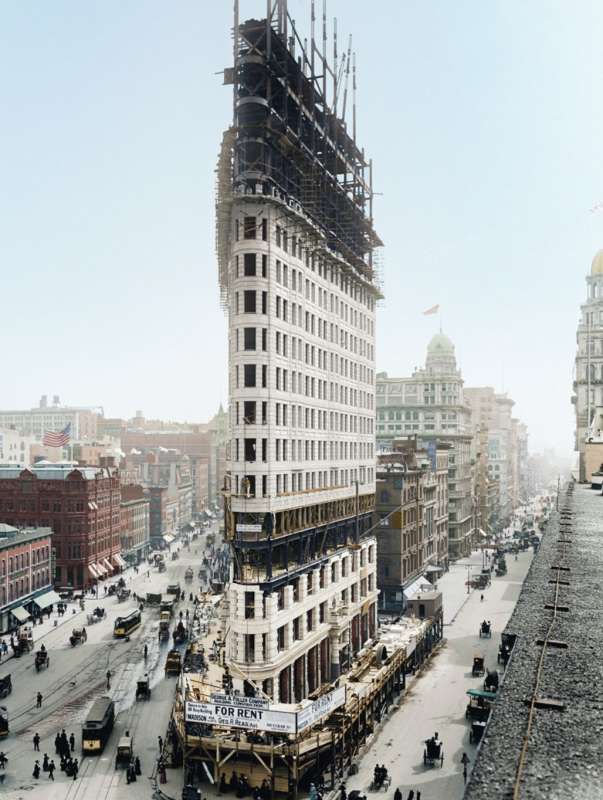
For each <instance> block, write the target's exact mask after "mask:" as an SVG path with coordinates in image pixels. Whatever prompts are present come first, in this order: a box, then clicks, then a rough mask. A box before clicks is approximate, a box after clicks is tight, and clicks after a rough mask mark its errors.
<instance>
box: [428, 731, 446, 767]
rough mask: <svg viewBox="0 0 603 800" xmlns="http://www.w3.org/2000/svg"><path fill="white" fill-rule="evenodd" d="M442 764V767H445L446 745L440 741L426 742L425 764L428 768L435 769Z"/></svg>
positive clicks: (429, 740)
mask: <svg viewBox="0 0 603 800" xmlns="http://www.w3.org/2000/svg"><path fill="white" fill-rule="evenodd" d="M438 761H439V762H440V767H442V766H444V745H443V744H442V742H441V741H440V740H439V739H434V738H433V737H432V738H431V739H426V740H425V748H424V750H423V764H424V765H425V766H426V767H433V766H434V765H435V764H437V763H438Z"/></svg>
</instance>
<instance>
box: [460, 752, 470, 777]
mask: <svg viewBox="0 0 603 800" xmlns="http://www.w3.org/2000/svg"><path fill="white" fill-rule="evenodd" d="M470 763H471V762H470V761H469V757H468V755H467V753H463V755H462V756H461V764H462V765H463V780H464V781H465V783H467V765H468V764H470Z"/></svg>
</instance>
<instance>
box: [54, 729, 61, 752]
mask: <svg viewBox="0 0 603 800" xmlns="http://www.w3.org/2000/svg"><path fill="white" fill-rule="evenodd" d="M60 749H61V734H60V733H57V735H56V736H55V737H54V752H55V753H56V754H57V755H59V751H60Z"/></svg>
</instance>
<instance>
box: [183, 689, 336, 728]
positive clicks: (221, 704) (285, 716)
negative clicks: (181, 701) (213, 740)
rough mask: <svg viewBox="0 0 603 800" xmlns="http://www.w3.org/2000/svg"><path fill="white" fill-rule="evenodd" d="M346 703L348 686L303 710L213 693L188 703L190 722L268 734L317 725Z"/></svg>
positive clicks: (186, 712)
mask: <svg viewBox="0 0 603 800" xmlns="http://www.w3.org/2000/svg"><path fill="white" fill-rule="evenodd" d="M344 704H345V686H341V687H340V688H339V689H334V690H333V691H332V692H329V693H328V694H325V695H323V696H322V697H319V698H318V700H315V701H314V702H313V703H311V704H310V705H309V706H306V708H304V709H302V710H301V711H298V712H295V711H276V710H274V709H271V708H270V705H269V703H268V701H267V700H263V699H262V698H259V697H232V696H229V695H223V694H214V695H212V698H211V701H208V702H205V703H198V702H195V701H192V700H188V701H187V702H186V703H185V719H186V721H187V722H198V723H201V724H202V725H222V726H224V727H228V728H244V729H245V730H252V731H266V732H268V733H285V734H295V733H299V732H300V731H303V730H305V729H306V728H308V727H310V726H312V725H315V724H316V723H317V722H319V721H320V720H321V719H322V718H323V717H326V716H328V715H329V714H331V713H332V712H333V711H334V710H335V709H336V708H339V706H342V705H344Z"/></svg>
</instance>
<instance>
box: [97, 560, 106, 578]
mask: <svg viewBox="0 0 603 800" xmlns="http://www.w3.org/2000/svg"><path fill="white" fill-rule="evenodd" d="M94 568H95V569H96V571H97V572H98V573H99V575H100V576H101V577H102V576H103V575H106V574H107V570H106V569H105V568H104V567H103V565H102V564H101V562H100V561H98V562H97V563H96V564H95V565H94Z"/></svg>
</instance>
